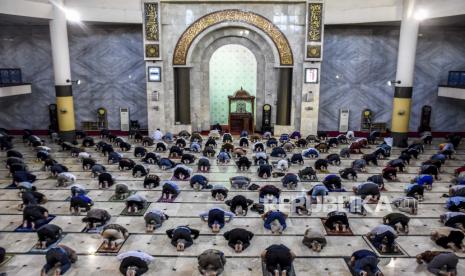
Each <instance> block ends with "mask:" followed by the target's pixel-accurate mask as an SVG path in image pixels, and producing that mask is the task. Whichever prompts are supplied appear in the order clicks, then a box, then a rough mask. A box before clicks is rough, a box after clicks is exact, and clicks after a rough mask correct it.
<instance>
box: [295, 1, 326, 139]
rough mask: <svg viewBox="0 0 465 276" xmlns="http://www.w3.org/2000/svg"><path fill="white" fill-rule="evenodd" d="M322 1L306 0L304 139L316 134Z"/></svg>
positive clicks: (302, 126)
mask: <svg viewBox="0 0 465 276" xmlns="http://www.w3.org/2000/svg"><path fill="white" fill-rule="evenodd" d="M324 2H325V1H323V0H307V6H306V8H305V9H306V21H305V22H306V24H305V34H306V35H305V43H304V47H305V48H304V49H305V57H304V62H303V67H302V71H303V74H302V76H303V77H302V80H301V84H302V91H301V95H302V102H301V106H300V110H301V111H300V132H301V134H302V136H304V137H306V136H307V135H310V134H313V135H315V134H317V130H318V111H319V107H320V75H321V62H322V61H323V44H324V5H325V3H324Z"/></svg>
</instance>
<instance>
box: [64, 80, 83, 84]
mask: <svg viewBox="0 0 465 276" xmlns="http://www.w3.org/2000/svg"><path fill="white" fill-rule="evenodd" d="M66 83H71V84H77V85H80V84H81V80H70V79H67V80H66Z"/></svg>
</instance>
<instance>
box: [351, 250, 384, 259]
mask: <svg viewBox="0 0 465 276" xmlns="http://www.w3.org/2000/svg"><path fill="white" fill-rule="evenodd" d="M368 256H373V257H376V258H378V256H376V254H375V253H374V252H373V251H370V250H366V249H362V250H358V251H355V252H354V253H353V254H352V257H354V258H355V259H356V260H360V259H362V258H365V257H368Z"/></svg>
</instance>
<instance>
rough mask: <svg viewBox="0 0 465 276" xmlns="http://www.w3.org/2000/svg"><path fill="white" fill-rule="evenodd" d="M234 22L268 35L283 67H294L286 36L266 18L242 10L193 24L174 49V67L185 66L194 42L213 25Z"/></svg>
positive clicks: (218, 14) (212, 15) (217, 14)
mask: <svg viewBox="0 0 465 276" xmlns="http://www.w3.org/2000/svg"><path fill="white" fill-rule="evenodd" d="M226 21H232V22H244V23H247V24H250V25H252V26H254V27H257V28H258V29H260V30H262V31H263V32H264V33H266V34H267V35H268V36H269V37H270V38H271V40H272V41H273V43H274V44H275V46H276V48H277V49H278V53H279V59H280V63H281V65H293V63H294V61H293V56H292V50H291V47H290V45H289V42H288V41H287V38H286V37H285V36H284V34H283V33H282V32H281V31H280V30H279V29H278V27H276V26H275V25H274V24H273V23H272V22H271V21H269V20H268V19H266V18H265V17H263V16H261V15H258V14H255V13H252V12H245V11H240V10H223V11H217V12H213V13H210V14H207V15H205V16H203V17H201V18H200V19H198V20H197V21H195V22H194V23H192V24H191V25H190V26H189V27H188V28H187V29H186V30H185V31H184V33H183V34H182V35H181V37H180V38H179V40H178V43H177V44H176V48H175V49H174V55H173V65H185V64H186V59H187V54H188V52H189V48H190V46H191V44H192V41H193V40H194V39H195V38H196V37H197V36H198V35H199V34H200V33H202V32H203V31H204V30H206V29H207V28H208V27H211V26H213V25H216V24H219V23H222V22H226Z"/></svg>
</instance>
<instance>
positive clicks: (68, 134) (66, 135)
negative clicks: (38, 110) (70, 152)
mask: <svg viewBox="0 0 465 276" xmlns="http://www.w3.org/2000/svg"><path fill="white" fill-rule="evenodd" d="M58 134H59V135H60V138H61V139H63V141H65V142H72V141H74V140H75V139H76V131H75V130H70V131H60V132H59V133H58Z"/></svg>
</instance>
